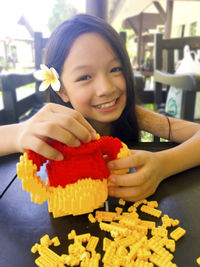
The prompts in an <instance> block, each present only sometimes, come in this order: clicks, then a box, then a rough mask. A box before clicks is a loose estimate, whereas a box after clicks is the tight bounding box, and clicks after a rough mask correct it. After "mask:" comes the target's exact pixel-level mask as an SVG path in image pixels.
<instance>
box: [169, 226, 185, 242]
mask: <svg viewBox="0 0 200 267" xmlns="http://www.w3.org/2000/svg"><path fill="white" fill-rule="evenodd" d="M185 233H186V231H185V229H183V228H181V227H178V228H176V229H175V230H174V231H173V232H171V233H170V237H171V238H173V239H174V240H176V241H177V240H179V239H180V238H181V237H182V236H184V235H185Z"/></svg>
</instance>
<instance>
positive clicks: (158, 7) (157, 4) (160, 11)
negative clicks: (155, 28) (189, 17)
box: [153, 1, 167, 23]
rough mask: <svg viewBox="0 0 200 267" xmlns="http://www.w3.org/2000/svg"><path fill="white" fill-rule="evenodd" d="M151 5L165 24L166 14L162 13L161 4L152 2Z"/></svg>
mask: <svg viewBox="0 0 200 267" xmlns="http://www.w3.org/2000/svg"><path fill="white" fill-rule="evenodd" d="M153 4H154V6H155V7H156V9H157V10H158V12H159V15H160V17H161V19H162V21H163V23H165V22H166V18H167V14H166V12H165V11H164V9H163V8H162V6H161V4H160V3H159V2H158V1H153Z"/></svg>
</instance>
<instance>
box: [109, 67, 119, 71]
mask: <svg viewBox="0 0 200 267" xmlns="http://www.w3.org/2000/svg"><path fill="white" fill-rule="evenodd" d="M118 71H122V67H115V68H112V69H111V71H110V72H118Z"/></svg>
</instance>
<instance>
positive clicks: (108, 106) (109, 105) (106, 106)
mask: <svg viewBox="0 0 200 267" xmlns="http://www.w3.org/2000/svg"><path fill="white" fill-rule="evenodd" d="M119 102H120V97H117V98H116V99H114V100H113V101H110V102H106V103H103V104H99V105H96V106H94V108H96V109H97V110H99V111H100V112H108V111H111V110H115V109H116V108H117V107H118V104H119Z"/></svg>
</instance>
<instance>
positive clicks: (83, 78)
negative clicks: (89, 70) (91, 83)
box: [77, 75, 91, 82]
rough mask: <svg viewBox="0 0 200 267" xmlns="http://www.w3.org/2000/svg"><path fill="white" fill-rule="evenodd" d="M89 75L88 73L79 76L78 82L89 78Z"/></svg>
mask: <svg viewBox="0 0 200 267" xmlns="http://www.w3.org/2000/svg"><path fill="white" fill-rule="evenodd" d="M90 78H91V77H90V76H89V75H84V76H81V77H80V78H78V79H77V81H78V82H81V81H87V80H89V79H90Z"/></svg>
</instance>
